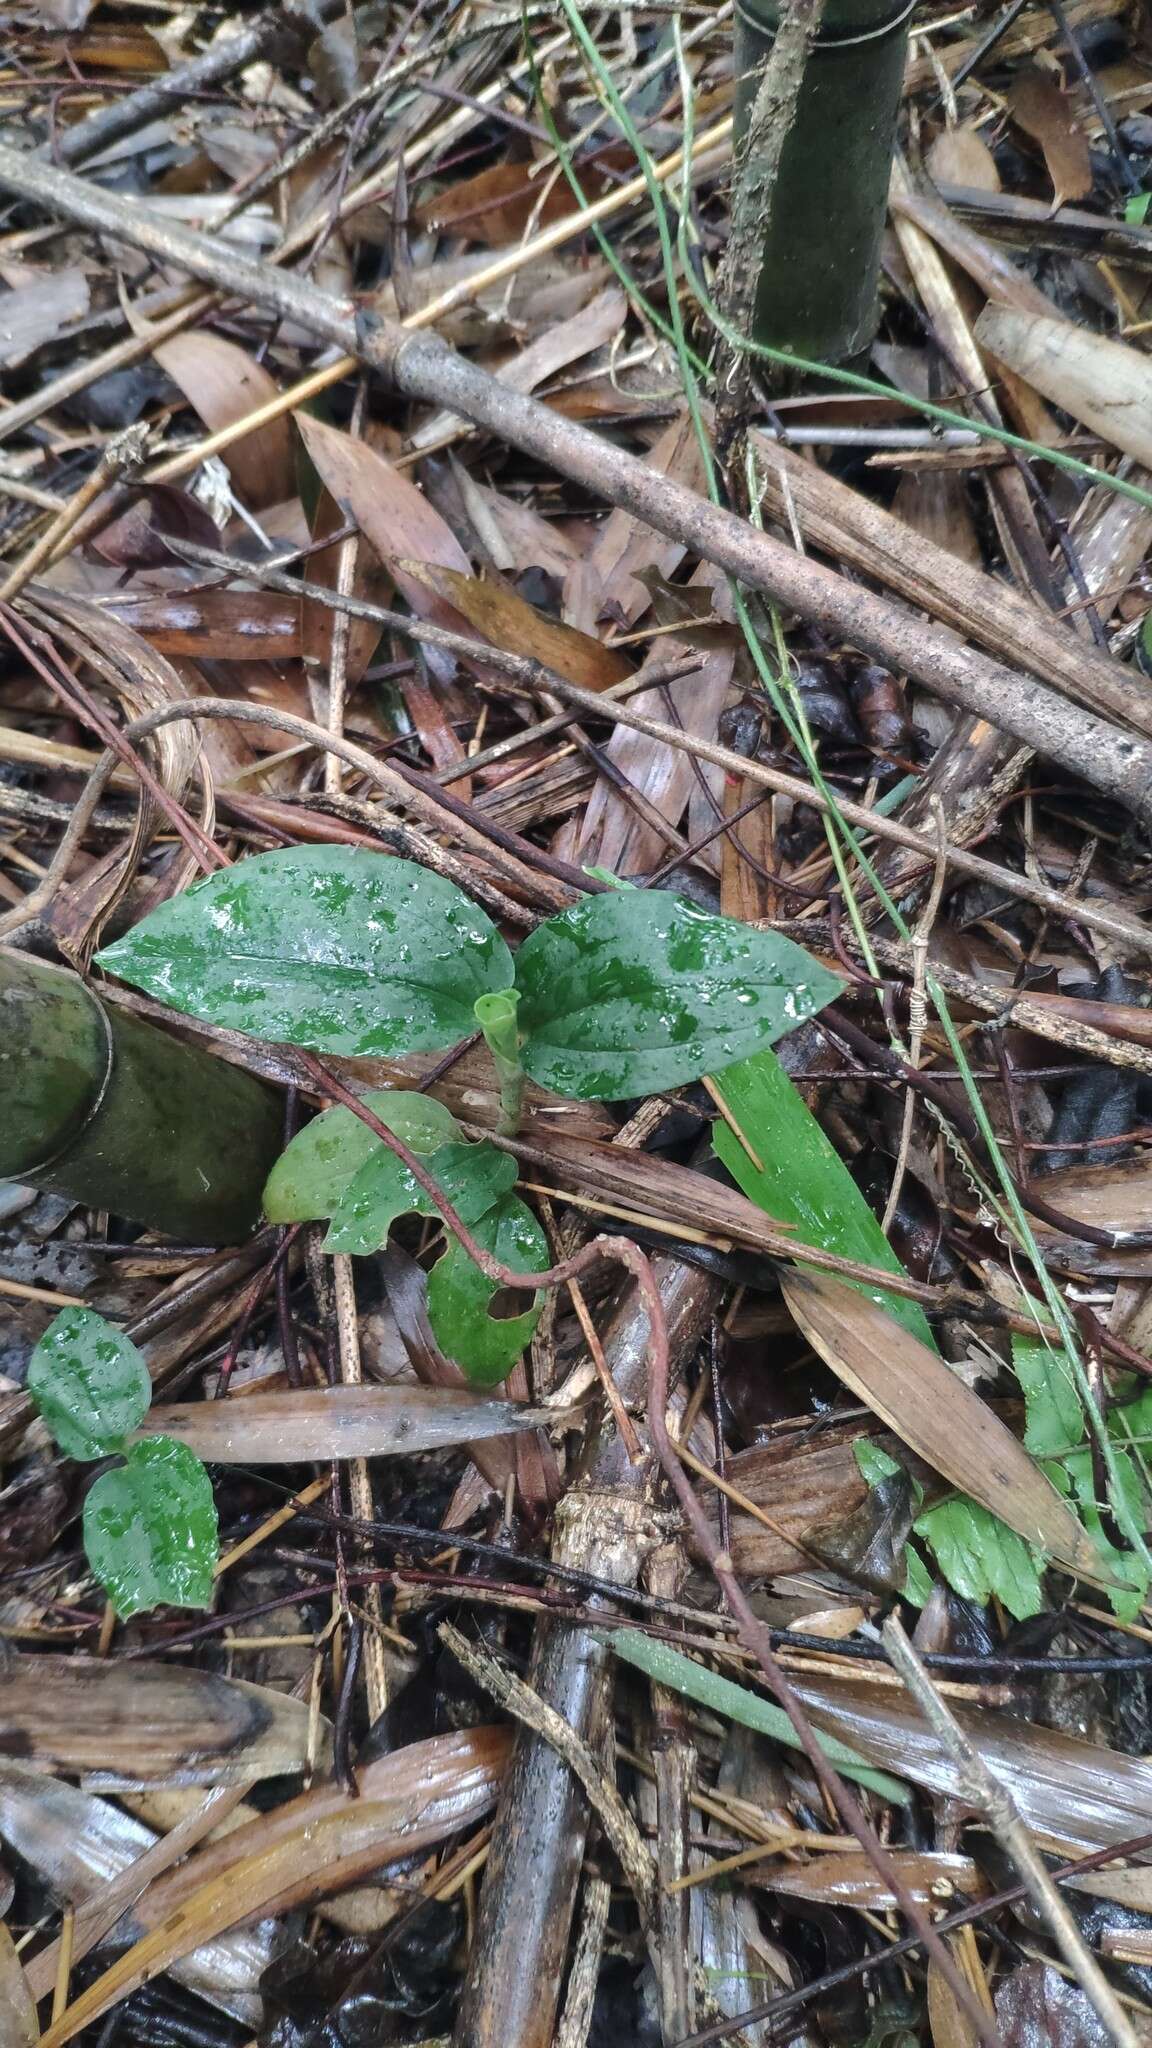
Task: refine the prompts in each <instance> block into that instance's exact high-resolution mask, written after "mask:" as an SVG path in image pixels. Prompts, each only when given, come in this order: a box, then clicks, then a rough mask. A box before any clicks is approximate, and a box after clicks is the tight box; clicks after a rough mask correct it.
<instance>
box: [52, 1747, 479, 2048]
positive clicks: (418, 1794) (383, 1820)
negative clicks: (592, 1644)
mask: <svg viewBox="0 0 1152 2048" xmlns="http://www.w3.org/2000/svg"><path fill="white" fill-rule="evenodd" d="M510 1746H511V1738H510V1734H509V1732H508V1731H507V1730H505V1729H503V1728H478V1729H471V1730H467V1731H464V1732H462V1733H461V1734H458V1735H451V1736H434V1737H432V1738H431V1739H430V1740H429V1741H427V1742H419V1743H413V1744H411V1745H410V1746H409V1747H408V1748H407V1749H402V1750H398V1751H396V1752H395V1754H393V1755H392V1756H389V1757H384V1758H382V1759H381V1760H380V1761H379V1762H378V1763H377V1764H373V1765H369V1766H368V1767H367V1768H366V1769H365V1770H364V1771H362V1772H361V1773H360V1774H359V1779H358V1786H359V1795H360V1796H359V1797H358V1798H355V1799H353V1798H350V1797H349V1795H348V1794H347V1793H346V1792H345V1791H344V1790H343V1789H337V1788H335V1787H332V1786H322V1787H320V1788H319V1790H318V1791H316V1792H313V1793H307V1794H305V1795H304V1796H303V1797H302V1798H301V1799H298V1800H294V1801H292V1802H291V1803H290V1805H289V1806H287V1807H281V1808H279V1809H277V1811H276V1812H275V1813H274V1814H272V1815H261V1816H260V1818H259V1819H258V1820H256V1821H253V1822H251V1823H250V1824H249V1825H248V1826H247V1827H244V1828H238V1829H236V1831H235V1832H234V1833H232V1834H230V1835H228V1836H226V1837H225V1839H224V1840H223V1841H222V1842H220V1843H218V1844H216V1845H214V1846H210V1847H208V1848H206V1849H204V1850H202V1851H201V1852H199V1854H198V1855H196V1856H193V1857H190V1858H189V1859H188V1861H187V1863H186V1864H184V1865H182V1866H181V1868H180V1869H179V1871H177V1872H175V1873H173V1875H172V1877H171V1878H169V1879H167V1880H165V1881H164V1883H163V1884H161V1885H158V1886H157V1887H156V1890H155V1895H154V1898H153V1900H152V1904H153V1906H154V1908H155V1910H156V1911H157V1912H158V1913H159V1915H160V1917H159V1919H158V1920H157V1922H156V1924H155V1926H154V1927H152V1928H151V1929H150V1930H149V1931H148V1932H146V1933H145V1934H143V1935H142V1936H141V1938H140V1939H139V1940H138V1941H137V1942H136V1943H135V1944H134V1946H133V1947H132V1948H130V1949H129V1950H128V1951H127V1953H126V1954H125V1955H122V1956H121V1957H119V1958H118V1960H117V1961H116V1962H115V1963H114V1964H113V1965H112V1967H111V1969H109V1970H108V1971H106V1972H105V1974H104V1975H103V1976H102V1977H99V1978H97V1980H96V1982H95V1983H94V1984H92V1985H91V1986H90V1987H89V1988H88V1990H86V1991H85V1992H83V1993H82V1994H81V1996H80V1997H79V1998H78V1999H77V2000H76V2001H75V2003H74V2004H73V2005H71V2006H70V2007H69V2008H68V2010H67V2011H66V2012H65V2013H64V2015H63V2016H62V2018H61V2019H60V2020H59V2021H58V2022H57V2023H56V2024H55V2025H53V2026H52V2027H50V2028H49V2030H48V2032H47V2033H46V2035H45V2036H44V2048H61V2044H62V2043H64V2042H65V2041H70V2040H71V2039H72V2038H73V2037H74V2035H76V2034H78V2033H79V2032H80V2030H81V2029H82V2028H83V2027H86V2026H88V2025H90V2024H91V2022H92V2021H93V2020H94V2019H98V2018H99V2016H100V2014H101V2013H104V2012H106V2011H107V2010H108V2007H109V2006H110V2005H113V2004H115V2003H116V2002H117V2001H118V2000H120V1999H122V1998H126V1997H127V1996H129V1994H130V1993H131V1992H132V1991H134V1990H135V1989H136V1988H137V1986H138V1985H140V1984H143V1983H146V1982H147V1981H148V1980H149V1979H150V1978H152V1977H154V1976H156V1975H157V1974H158V1973H159V1972H160V1971H162V1970H165V1969H168V1968H170V1967H171V1965H172V1963H173V1962H174V1961H175V1960H177V1959H178V1958H179V1957H181V1956H183V1955H186V1954H187V1952H188V1950H189V1948H190V1947H191V1946H193V1945H202V1944H203V1943H204V1942H207V1941H211V1940H215V1939H217V1938H218V1937H219V1936H220V1935H221V1934H224V1933H226V1932H227V1931H228V1930H229V1929H230V1928H233V1927H235V1926H236V1925H237V1924H238V1922H240V1921H242V1920H247V1919H251V1918H253V1917H254V1916H255V1915H257V1914H262V1913H279V1912H286V1911H288V1910H289V1909H290V1908H291V1907H293V1906H296V1905H302V1904H308V1903H310V1902H311V1901H312V1900H314V1899H317V1898H319V1897H321V1896H322V1895H323V1894H324V1893H325V1892H328V1891H332V1890H338V1889H339V1888H340V1887H341V1886H344V1885H349V1884H355V1883H357V1882H359V1880H360V1879H362V1878H364V1877H367V1876H368V1875H369V1873H370V1872H371V1871H373V1870H376V1869H378V1868H379V1866H380V1865H381V1864H382V1863H387V1862H389V1861H390V1860H395V1859H396V1858H397V1857H399V1856H406V1855H408V1854H410V1853H412V1852H413V1851H416V1850H419V1849H421V1848H424V1847H427V1846H428V1845H429V1844H430V1843H432V1842H435V1841H440V1840H443V1838H444V1837H445V1836H446V1835H450V1834H454V1833H456V1832H458V1831H459V1830H460V1829H461V1828H465V1827H468V1826H470V1825H471V1824H472V1823H473V1822H474V1821H475V1820H477V1819H479V1818H480V1817H481V1816H482V1815H483V1814H484V1813H485V1812H486V1811H487V1810H488V1809H489V1808H490V1807H491V1806H492V1805H494V1804H495V1800H496V1795H497V1791H498V1789H499V1784H500V1778H501V1776H502V1774H503V1770H504V1766H505V1764H506V1761H507V1757H508V1752H509V1748H510Z"/></svg>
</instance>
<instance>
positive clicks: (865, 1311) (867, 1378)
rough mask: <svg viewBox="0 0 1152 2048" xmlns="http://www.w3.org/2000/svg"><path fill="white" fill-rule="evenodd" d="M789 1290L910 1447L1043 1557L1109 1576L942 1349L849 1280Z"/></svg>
mask: <svg viewBox="0 0 1152 2048" xmlns="http://www.w3.org/2000/svg"><path fill="white" fill-rule="evenodd" d="M782 1286H783V1291H784V1295H785V1298H786V1300H787V1303H788V1306H789V1308H790V1309H791V1311H792V1314H793V1316H794V1318H795V1320H796V1322H797V1324H798V1325H799V1327H800V1329H801V1330H802V1331H803V1333H804V1335H805V1336H806V1337H807V1339H808V1342H809V1343H810V1344H811V1346H812V1348H813V1350H814V1351H816V1352H817V1353H818V1354H819V1356H820V1357H821V1358H822V1359H823V1360H824V1363H825V1365H827V1366H829V1367H830V1368H831V1370H832V1371H833V1372H834V1373H835V1374H836V1376H837V1378H838V1379H841V1380H843V1381H844V1383H845V1385H846V1386H848V1387H850V1388H851V1389H852V1392H853V1393H854V1394H855V1395H856V1396H857V1398H858V1399H859V1400H861V1401H864V1402H866V1404H867V1405H868V1407H869V1408H871V1409H872V1411H873V1413H874V1414H875V1415H878V1416H879V1417H880V1418H881V1420H882V1421H883V1422H885V1423H887V1425H888V1427H889V1429H891V1430H892V1431H893V1432H894V1433H895V1434H896V1435H897V1436H898V1437H899V1438H900V1440H901V1442H902V1443H905V1444H907V1445H908V1446H909V1448H910V1449H911V1450H913V1451H915V1452H916V1454H917V1456H918V1457H921V1458H923V1459H924V1461H925V1463H926V1464H928V1465H931V1466H932V1467H933V1468H934V1470H935V1471H937V1472H940V1473H942V1474H943V1476H944V1478H945V1479H948V1480H950V1481H951V1483H952V1485H953V1486H956V1487H958V1488H959V1489H960V1491H961V1492H962V1493H966V1494H969V1495H970V1496H971V1498H972V1499H973V1500H976V1501H979V1503H980V1505H981V1506H982V1507H986V1508H987V1509H988V1511H989V1513H990V1514H993V1515H998V1516H999V1517H1000V1519H1001V1521H1003V1522H1006V1523H1007V1524H1008V1527H1009V1528H1010V1529H1015V1531H1016V1533H1017V1535H1018V1536H1022V1537H1023V1538H1024V1540H1025V1542H1027V1543H1032V1544H1035V1546H1036V1548H1037V1549H1038V1550H1040V1551H1041V1552H1042V1553H1043V1555H1044V1556H1045V1557H1048V1558H1052V1559H1054V1560H1055V1561H1056V1562H1057V1563H1059V1564H1062V1565H1064V1566H1065V1567H1066V1568H1067V1569H1068V1570H1069V1571H1072V1572H1076V1573H1078V1574H1079V1575H1080V1576H1081V1577H1083V1578H1087V1579H1091V1580H1093V1581H1094V1582H1097V1583H1099V1582H1100V1580H1101V1579H1102V1578H1103V1577H1105V1576H1106V1575H1105V1573H1104V1569H1103V1565H1102V1561H1101V1559H1100V1557H1099V1555H1098V1553H1097V1551H1096V1549H1095V1548H1094V1546H1093V1544H1092V1543H1091V1541H1090V1540H1089V1538H1088V1536H1087V1535H1086V1534H1085V1532H1084V1530H1083V1529H1082V1528H1081V1527H1080V1524H1079V1522H1078V1521H1077V1520H1076V1517H1075V1516H1074V1515H1073V1514H1072V1513H1071V1511H1070V1509H1068V1508H1067V1507H1066V1506H1065V1504H1064V1502H1063V1501H1062V1500H1061V1498H1060V1495H1059V1494H1058V1493H1057V1492H1056V1489H1055V1487H1053V1486H1052V1485H1051V1484H1050V1483H1049V1481H1048V1480H1047V1479H1046V1478H1045V1477H1044V1474H1043V1473H1042V1472H1041V1470H1040V1468H1039V1466H1038V1465H1036V1464H1035V1463H1034V1462H1033V1460H1032V1459H1031V1458H1030V1457H1029V1455H1028V1453H1027V1451H1026V1450H1025V1449H1024V1447H1023V1445H1022V1444H1019V1443H1018V1442H1017V1441H1016V1438H1015V1437H1014V1436H1013V1435H1012V1432H1011V1430H1009V1429H1008V1428H1007V1427H1006V1425H1005V1424H1004V1423H1003V1422H1001V1421H1000V1419H999V1417H998V1416H996V1415H994V1414H993V1413H992V1410H991V1409H990V1408H988V1407H987V1406H986V1405H985V1403H984V1402H983V1401H982V1400H981V1399H980V1397H979V1395H978V1394H975V1393H974V1392H973V1391H972V1389H971V1387H968V1386H966V1385H965V1384H964V1382H963V1380H961V1379H959V1378H958V1377H957V1375H956V1374H955V1373H954V1372H952V1371H951V1370H950V1368H949V1367H948V1366H947V1365H946V1364H945V1363H944V1360H943V1359H942V1358H941V1357H940V1355H939V1353H938V1352H935V1351H930V1350H929V1348H928V1346H927V1345H926V1344H922V1343H921V1342H920V1340H919V1338H917V1337H914V1336H913V1335H912V1332H911V1331H910V1330H906V1329H903V1328H901V1326H900V1324H899V1323H897V1322H895V1321H894V1320H893V1318H892V1317H891V1316H889V1315H886V1314H885V1312H884V1310H883V1309H882V1308H880V1307H878V1306H877V1304H876V1303H875V1302H874V1301H871V1300H869V1299H868V1297H867V1296H866V1295H864V1294H861V1293H857V1292H856V1290H855V1289H854V1288H851V1287H846V1286H845V1285H844V1283H843V1282H842V1281H839V1280H832V1279H829V1278H827V1277H826V1276H824V1275H816V1274H809V1273H789V1274H788V1275H787V1277H786V1278H785V1279H784V1280H783V1282H782Z"/></svg>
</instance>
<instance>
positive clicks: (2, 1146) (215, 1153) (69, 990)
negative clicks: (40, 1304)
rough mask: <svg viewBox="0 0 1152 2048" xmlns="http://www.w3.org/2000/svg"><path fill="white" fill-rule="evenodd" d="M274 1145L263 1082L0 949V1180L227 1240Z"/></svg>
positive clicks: (247, 1222) (274, 1114)
mask: <svg viewBox="0 0 1152 2048" xmlns="http://www.w3.org/2000/svg"><path fill="white" fill-rule="evenodd" d="M280 1142H281V1119H280V1110H279V1106H278V1104H277V1101H276V1098H275V1096H274V1095H273V1094H272V1093H271V1092H270V1090H268V1089H267V1088H265V1087H264V1086H263V1085H262V1083H261V1082H259V1081H255V1080H253V1079H252V1078H251V1076H250V1075H248V1074H243V1073H241V1072H239V1070H238V1069H237V1068H235V1067H229V1066H226V1065H225V1063H224V1062H223V1061H222V1060H218V1059H214V1058H213V1057H212V1055H211V1054H210V1053H206V1052H202V1051H200V1050H199V1049H198V1048H197V1047H195V1046H186V1045H182V1044H180V1042H179V1041H178V1040H177V1039H175V1038H169V1037H168V1036H167V1034H166V1033H165V1032H163V1031H158V1030H157V1029H156V1028H155V1026H153V1025H151V1024H146V1023H144V1022H142V1020H141V1019H140V1018H138V1017H133V1016H131V1015H130V1014H129V1013H128V1012H127V1011H123V1010H117V1009H114V1008H113V1007H112V1006H111V1005H109V1004H105V1003H102V1002H101V1001H100V1000H99V998H98V997H97V996H96V995H95V994H94V993H93V991H92V990H91V989H89V988H88V987H87V986H86V985H85V983H84V982H83V981H81V979H80V977H79V976H78V975H75V974H71V973H69V971H68V970H67V969H66V968H63V967H54V966H50V965H49V964H48V963H47V962H46V961H43V960H37V959H34V958H33V957H32V956H31V955H30V954H26V953H16V952H11V951H6V950H2V949H0V1176H3V1177H4V1178H7V1179H10V1180H16V1181H23V1182H24V1183H25V1184H26V1185H28V1186H30V1187H35V1188H41V1189H46V1190H49V1191H51V1192H52V1193H55V1194H62V1195H68V1196H71V1197H72V1199H73V1200H75V1201H77V1202H83V1203H85V1204H86V1206H87V1207H89V1208H92V1209H107V1210H109V1211H111V1213H112V1214H113V1215H116V1216H122V1217H125V1218H127V1219H128V1220H130V1221H131V1222H134V1223H143V1224H146V1225H147V1226H149V1227H150V1228H151V1229H154V1230H160V1231H163V1232H164V1233H165V1234H166V1235H168V1236H170V1237H175V1238H179V1239H182V1240H183V1241H184V1242H185V1243H191V1244H204V1243H207V1244H235V1243H237V1242H238V1241H239V1240H240V1239H241V1238H243V1237H246V1236H247V1234H248V1232H249V1231H250V1230H251V1229H252V1227H253V1225H254V1224H255V1222H256V1221H257V1219H258V1217H259V1214H260V1198H261V1194H262V1192H263V1187H264V1182H265V1179H266V1178H267V1175H268V1171H269V1169H270V1167H271V1165H272V1162H273V1160H274V1159H275V1157H276V1154H277V1151H278V1150H279V1147H280Z"/></svg>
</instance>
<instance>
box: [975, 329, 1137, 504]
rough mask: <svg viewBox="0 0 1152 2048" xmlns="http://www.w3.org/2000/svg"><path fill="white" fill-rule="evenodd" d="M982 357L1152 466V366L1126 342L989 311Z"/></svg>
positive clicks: (981, 337)
mask: <svg viewBox="0 0 1152 2048" xmlns="http://www.w3.org/2000/svg"><path fill="white" fill-rule="evenodd" d="M975 332H976V339H977V341H978V342H979V344H980V347H981V348H982V349H986V350H987V351H988V353H989V354H990V355H993V356H995V357H996V359H997V361H998V362H1001V363H1004V364H1005V365H1006V366H1007V368H1008V369H1010V370H1014V371H1015V372H1016V374H1017V376H1019V377H1023V378H1026V379H1027V381H1028V383H1029V384H1032V385H1034V386H1035V388H1036V390H1037V391H1040V392H1042V393H1043V395H1044V397H1045V398H1050V399H1051V400H1052V402H1053V404H1054V405H1059V406H1062V407H1063V409H1064V411H1065V412H1070V413H1071V414H1072V416H1073V418H1074V419H1078V420H1080V421H1081V422H1082V424H1083V425H1084V426H1086V427H1091V428H1092V430H1093V432H1094V433H1097V434H1100V435H1102V436H1103V438H1104V440H1106V441H1110V442H1111V443H1112V445H1113V446H1114V447H1116V448H1122V449H1123V450H1124V453H1125V454H1126V455H1134V456H1135V458H1136V460H1137V461H1138V462H1142V463H1144V464H1146V465H1152V362H1149V360H1148V357H1147V356H1144V355H1141V354H1140V353H1139V352H1138V351H1137V350H1136V349H1134V348H1128V347H1127V346H1126V344H1125V343H1124V342H1122V341H1109V340H1108V339H1106V337H1105V336H1104V335H1102V334H1093V333H1092V332H1091V331H1090V330H1089V329H1088V328H1085V327H1074V326H1073V325H1072V323H1071V321H1068V320H1058V319H1055V318H1047V317H1045V316H1044V315H1042V314H1039V313H1018V312H1015V311H1013V310H1011V309H1009V308H1008V307H1007V306H986V307H985V309H984V311H983V313H981V315H980V318H979V320H978V321H977V322H976V330H975Z"/></svg>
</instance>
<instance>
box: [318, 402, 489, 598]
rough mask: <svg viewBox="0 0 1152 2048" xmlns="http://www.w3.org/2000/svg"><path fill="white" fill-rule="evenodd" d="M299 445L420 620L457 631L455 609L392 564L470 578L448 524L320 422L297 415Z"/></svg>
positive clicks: (403, 482)
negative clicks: (419, 565)
mask: <svg viewBox="0 0 1152 2048" xmlns="http://www.w3.org/2000/svg"><path fill="white" fill-rule="evenodd" d="M298 423H299V427H300V432H301V435H302V436H303V440H304V446H305V447H306V448H307V450H308V454H309V456H310V457H311V460H312V462H313V464H314V465H315V468H316V471H317V473H318V475H319V477H320V480H321V482H322V483H323V484H324V486H325V488H326V489H327V490H328V492H329V493H330V494H331V496H332V497H333V498H334V499H335V501H336V503H337V504H338V505H339V507H340V509H341V511H342V513H343V514H344V517H345V519H346V520H351V521H353V522H354V523H355V524H356V525H357V526H358V527H359V528H360V531H361V533H362V534H363V535H364V536H365V538H366V539H367V540H368V541H370V542H371V545H372V546H373V547H374V548H375V550H376V553H377V554H378V555H379V557H380V559H381V561H382V562H386V563H387V564H388V565H389V567H390V569H391V570H392V573H393V575H394V576H395V579H396V582H397V584H398V586H399V588H400V589H401V590H402V591H403V593H404V595H405V597H406V598H407V599H408V602H409V603H410V604H411V605H412V606H413V607H414V609H415V610H416V611H417V612H418V613H419V615H420V617H421V618H426V619H427V618H431V619H432V620H433V623H434V624H436V625H441V626H449V627H451V629H452V630H453V631H455V632H459V631H460V630H461V615H460V613H459V612H458V611H456V609H455V607H454V606H452V605H450V604H448V603H445V602H444V601H442V600H439V599H437V598H436V596H435V594H434V593H433V592H431V586H430V585H428V584H425V583H422V582H421V581H420V580H419V578H417V577H414V576H412V575H410V574H405V573H403V572H401V571H399V570H398V569H397V567H396V564H397V563H398V561H400V560H401V559H402V560H404V561H406V562H419V563H435V564H437V565H438V566H439V567H440V568H443V569H454V570H456V572H457V573H458V574H459V575H462V576H470V575H471V573H472V565H471V563H470V562H469V560H468V557H467V555H466V554H465V552H464V550H463V548H462V547H461V545H460V543H459V541H458V540H457V538H456V536H455V534H454V533H453V532H452V529H451V527H450V526H449V525H448V524H447V522H446V521H445V520H444V519H442V518H441V516H440V514H439V512H437V510H436V507H435V506H434V505H432V504H430V503H429V501H428V499H427V498H426V497H425V496H424V493H423V491H421V490H418V489H417V488H416V485H415V484H414V483H411V482H410V481H409V479H408V478H407V477H406V476H405V475H404V474H403V473H402V471H400V470H398V469H396V468H394V467H393V465H392V463H390V462H389V461H388V459H387V457H386V456H384V455H381V454H380V453H379V451H378V450H377V449H375V448H370V447H369V446H368V443H367V442H366V441H357V440H354V439H353V437H352V435H351V434H342V433H341V432H340V430H339V428H338V427H329V426H326V425H325V424H324V422H323V421H322V420H314V419H309V418H308V417H307V415H306V414H299V415H298Z"/></svg>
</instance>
